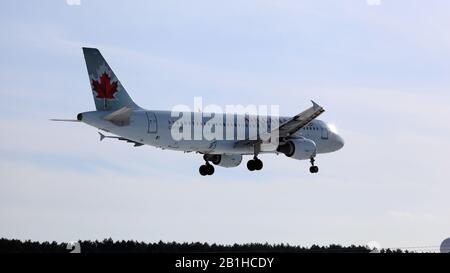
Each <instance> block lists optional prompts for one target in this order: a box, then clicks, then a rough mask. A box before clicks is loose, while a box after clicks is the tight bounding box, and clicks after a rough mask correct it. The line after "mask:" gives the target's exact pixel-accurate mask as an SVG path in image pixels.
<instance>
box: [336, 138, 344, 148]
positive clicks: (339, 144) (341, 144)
mask: <svg viewBox="0 0 450 273" xmlns="http://www.w3.org/2000/svg"><path fill="white" fill-rule="evenodd" d="M336 144H337V146H338V149H342V147H344V144H345V141H344V139H343V138H342V137H341V136H340V135H336Z"/></svg>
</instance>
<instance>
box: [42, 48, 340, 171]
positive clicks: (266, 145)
mask: <svg viewBox="0 0 450 273" xmlns="http://www.w3.org/2000/svg"><path fill="white" fill-rule="evenodd" d="M83 54H84V58H85V62H86V67H87V71H88V75H89V81H90V85H91V90H92V93H93V97H94V102H95V107H96V111H88V112H82V113H79V114H78V115H77V118H76V119H51V120H52V121H73V122H83V123H86V124H88V125H90V126H93V127H95V128H97V129H99V130H102V131H105V132H108V133H111V134H113V135H105V134H104V133H101V132H99V134H100V141H102V140H104V139H105V138H109V139H117V140H121V141H126V142H128V143H132V144H133V145H134V146H135V147H139V146H143V145H150V146H154V147H157V148H161V149H164V150H166V149H167V150H176V151H183V152H195V153H198V154H202V155H203V160H204V161H205V164H203V165H201V166H200V167H199V173H200V174H201V175H202V176H206V175H212V174H213V173H214V171H215V169H214V165H216V166H220V167H225V168H232V167H237V166H239V165H240V164H241V162H242V160H243V156H248V155H249V156H253V157H252V158H251V159H250V160H248V161H247V169H248V170H249V171H259V170H261V169H262V168H263V162H262V161H261V160H260V159H259V157H258V156H259V155H260V154H265V153H275V154H284V155H286V156H287V157H289V158H292V159H296V160H309V161H310V163H311V166H310V168H309V171H310V172H311V173H317V172H318V171H319V168H318V166H317V165H316V164H315V158H316V156H317V155H318V154H324V153H331V152H335V151H338V150H340V149H341V148H342V147H343V146H344V140H343V138H342V137H341V136H340V135H339V134H338V132H337V130H336V127H335V126H334V125H332V124H329V123H326V122H324V121H322V120H318V119H317V117H318V116H319V115H320V114H322V113H323V112H324V111H325V110H324V109H323V108H322V107H321V106H319V105H318V104H317V103H315V102H314V101H311V102H312V104H313V105H312V107H310V108H308V109H306V110H304V111H303V112H301V113H299V114H297V115H295V116H291V117H287V116H268V117H266V121H262V122H267V123H269V125H268V126H267V128H268V131H269V133H270V134H271V135H270V136H271V137H270V138H269V139H265V140H264V139H263V138H262V136H261V135H259V134H258V133H257V135H256V136H252V135H251V133H250V129H251V127H252V125H251V124H250V121H255V120H256V121H258V122H260V121H261V120H264V117H262V116H258V115H256V116H255V115H253V116H252V115H249V114H234V115H233V117H232V120H231V122H230V120H226V119H225V118H224V119H223V121H222V120H220V121H219V122H216V123H214V124H213V125H214V126H216V127H217V128H219V129H220V127H222V129H223V131H226V130H231V131H232V133H233V136H234V138H232V139H220V138H219V139H216V138H214V139H206V138H204V137H202V138H200V139H198V138H197V139H195V138H194V139H176V138H174V137H173V134H172V132H173V130H172V129H173V127H174V126H180V128H183V126H186V128H188V126H187V125H193V126H194V127H195V126H196V128H200V130H206V127H208V126H211V124H208V120H211V119H209V118H208V117H207V116H203V115H202V113H197V112H190V113H187V116H188V117H190V118H193V120H194V121H188V122H186V121H181V119H180V117H179V116H174V114H173V113H172V112H173V111H160V110H146V109H144V108H142V107H140V106H138V105H137V104H136V103H135V102H134V101H133V100H132V99H131V97H130V96H129V95H128V93H127V91H126V90H125V88H124V87H123V85H122V84H121V83H120V81H119V79H118V78H117V77H116V75H115V74H114V72H113V71H112V69H111V67H110V66H109V65H108V63H107V62H106V60H105V59H104V58H103V56H102V54H101V53H100V51H99V50H98V49H96V48H87V47H83ZM216 121H217V120H216ZM272 121H274V122H276V123H274V124H276V126H273V127H270V125H271V124H272V123H270V122H272ZM258 124H259V126H261V123H258ZM219 126H220V127H219ZM257 126H258V125H257ZM257 126H256V127H257ZM253 127H255V126H253ZM241 128H242V129H243V130H244V132H245V134H244V137H243V138H242V139H238V138H237V136H236V135H237V130H239V129H241ZM214 130H215V129H214ZM275 133H276V134H275ZM274 136H275V137H274ZM211 163H212V164H211Z"/></svg>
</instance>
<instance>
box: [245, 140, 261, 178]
mask: <svg viewBox="0 0 450 273" xmlns="http://www.w3.org/2000/svg"><path fill="white" fill-rule="evenodd" d="M253 150H254V151H253V154H254V156H253V159H250V160H249V161H247V169H248V170H249V171H251V172H253V171H259V170H261V169H262V168H263V163H262V161H261V160H260V159H259V158H258V154H259V152H260V151H261V143H260V142H257V143H255V144H254V145H253Z"/></svg>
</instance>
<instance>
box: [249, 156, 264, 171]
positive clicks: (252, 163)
mask: <svg viewBox="0 0 450 273" xmlns="http://www.w3.org/2000/svg"><path fill="white" fill-rule="evenodd" d="M262 168H263V162H262V161H261V160H259V159H258V158H254V159H250V160H249V161H247V169H248V170H249V171H259V170H261V169H262Z"/></svg>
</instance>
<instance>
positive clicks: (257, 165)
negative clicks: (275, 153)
mask: <svg viewBox="0 0 450 273" xmlns="http://www.w3.org/2000/svg"><path fill="white" fill-rule="evenodd" d="M254 161H255V170H257V171H260V170H261V169H262V168H263V162H262V161H261V160H259V159H254Z"/></svg>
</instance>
